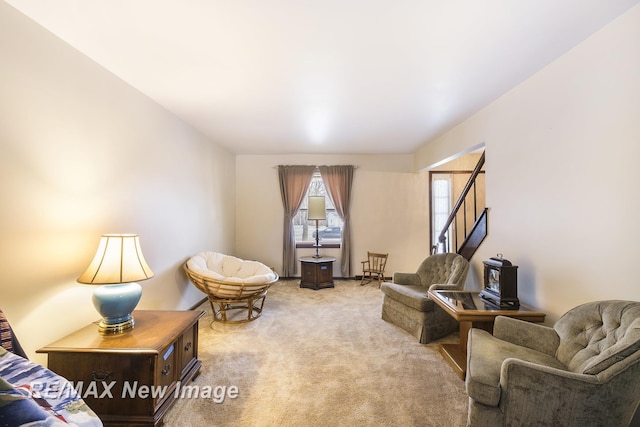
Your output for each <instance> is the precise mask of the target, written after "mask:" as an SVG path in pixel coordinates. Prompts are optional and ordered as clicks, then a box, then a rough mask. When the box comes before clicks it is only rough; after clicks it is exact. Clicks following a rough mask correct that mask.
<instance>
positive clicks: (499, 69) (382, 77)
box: [5, 0, 640, 154]
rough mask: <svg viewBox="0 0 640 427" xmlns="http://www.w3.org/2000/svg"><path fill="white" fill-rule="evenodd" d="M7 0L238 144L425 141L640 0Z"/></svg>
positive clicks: (333, 149)
mask: <svg viewBox="0 0 640 427" xmlns="http://www.w3.org/2000/svg"><path fill="white" fill-rule="evenodd" d="M5 1H6V2H7V3H9V4H11V5H13V6H14V7H15V8H17V9H18V10H20V11H22V12H23V13H24V14H25V15H27V16H29V17H31V18H32V19H33V20H34V21H36V22H37V23H39V24H40V25H42V26H43V27H45V28H47V29H48V30H50V31H51V32H53V33H54V34H56V35H57V36H58V37H60V38H61V39H63V40H65V41H66V42H67V43H69V44H70V45H71V46H73V47H75V48H76V49H78V50H79V51H81V52H83V53H84V54H85V55H87V56H88V57H90V58H92V59H93V60H95V61H96V62H97V63H99V64H100V65H102V66H103V67H104V68H106V69H108V70H110V71H111V72H112V73H114V74H115V75H117V76H119V77H120V78H121V79H122V80H124V81H126V82H128V83H129V84H130V85H131V86H133V87H135V88H137V89H138V90H140V91H141V92H142V93H144V94H146V95H147V96H149V97H150V98H152V99H154V100H155V101H157V102H158V103H159V104H161V105H163V106H164V107H165V108H167V109H168V110H170V111H171V112H173V113H174V114H176V115H177V116H179V117H181V118H182V119H183V120H184V121H186V122H188V123H189V124H191V125H192V126H193V127H195V128H197V129H199V130H200V131H201V132H202V133H204V134H206V135H208V136H209V137H210V138H211V140H213V141H215V142H217V143H218V144H220V145H222V146H225V147H228V148H229V149H230V150H231V151H233V152H235V153H238V154H292V153H327V154H386V153H389V154H403V153H412V152H414V151H415V150H416V149H417V148H418V147H419V146H421V145H423V144H425V143H427V142H429V141H430V140H432V139H433V138H435V137H437V136H439V135H441V134H442V133H444V132H446V131H447V130H449V129H451V128H452V127H453V126H455V125H456V124H458V123H460V122H461V121H462V120H464V119H466V118H468V117H469V116H470V115H472V114H473V113H475V112H477V111H478V110H480V109H481V108H482V107H484V106H486V105H487V104H489V103H491V102H492V101H494V100H495V99H496V98H498V97H499V96H501V95H502V94H504V93H506V92H507V91H509V90H510V89H512V88H513V87H515V86H516V85H518V84H519V83H521V82H522V81H524V80H525V79H527V78H528V77H530V76H531V75H533V74H534V73H536V72H537V71H538V70H540V69H541V68H542V67H544V66H545V65H547V64H549V63H550V62H551V61H553V60H554V59H556V58H558V57H559V56H561V55H562V54H563V53H565V52H566V51H568V50H569V49H571V48H572V47H574V46H575V45H576V44H578V43H580V42H581V41H582V40H584V39H585V38H587V37H588V36H589V35H591V34H592V33H594V32H595V31H597V30H598V29H600V28H602V27H603V26H604V25H605V24H607V23H608V22H610V21H611V20H612V19H614V18H615V17H617V16H619V15H620V14H621V13H623V12H624V11H626V10H627V9H629V8H630V7H632V6H633V5H635V4H637V3H639V2H640V0H517V1H513V0H511V1H510V0H482V1H479V0H449V1H443V0H272V1H265V0H108V1H105V0H56V1H51V0H5ZM594 59H595V58H594Z"/></svg>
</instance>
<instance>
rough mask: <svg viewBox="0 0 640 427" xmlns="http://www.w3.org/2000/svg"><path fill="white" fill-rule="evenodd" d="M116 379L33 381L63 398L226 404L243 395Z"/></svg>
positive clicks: (37, 388)
mask: <svg viewBox="0 0 640 427" xmlns="http://www.w3.org/2000/svg"><path fill="white" fill-rule="evenodd" d="M117 384H118V382H117V381H88V382H86V383H85V382H84V381H78V382H75V383H73V382H66V383H60V382H55V381H54V382H33V383H31V384H30V385H31V391H32V393H34V394H35V395H37V396H39V397H42V398H44V399H61V398H65V397H71V396H73V395H74V394H77V395H78V396H80V397H81V398H83V399H87V398H93V399H113V398H114V397H116V396H117V397H119V398H122V399H135V398H140V399H147V398H152V399H162V398H164V397H165V396H167V395H169V394H171V395H173V397H174V398H176V399H211V400H212V401H213V402H214V403H223V402H224V401H225V399H227V398H228V399H236V398H237V397H238V396H239V395H240V391H239V389H238V387H237V386H234V385H231V386H224V385H217V386H210V385H202V386H201V385H196V384H182V383H181V382H180V381H178V382H177V383H176V384H175V388H174V389H172V387H173V385H171V386H169V385H163V386H150V385H146V384H140V383H139V382H138V381H124V382H123V383H122V387H116V385H117Z"/></svg>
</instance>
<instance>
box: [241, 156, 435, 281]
mask: <svg viewBox="0 0 640 427" xmlns="http://www.w3.org/2000/svg"><path fill="white" fill-rule="evenodd" d="M294 164H298V165H337V164H352V165H355V166H357V167H358V168H357V169H356V171H355V173H354V179H353V191H352V194H353V196H352V197H353V198H352V201H351V212H352V213H351V224H352V227H353V228H352V238H353V242H352V245H353V253H352V256H353V258H352V268H353V270H352V275H359V274H361V273H362V264H360V261H362V260H364V259H365V258H366V254H367V251H368V250H369V251H372V252H383V253H386V252H388V253H389V260H388V264H387V272H388V273H389V275H391V274H392V273H393V272H394V271H415V269H416V268H417V266H418V264H419V263H420V262H421V261H422V260H423V259H424V258H425V257H426V256H427V255H428V254H429V222H428V221H429V213H428V209H429V202H428V184H429V182H428V179H429V177H428V174H426V173H414V172H413V156H411V155H395V156H389V155H353V156H327V155H283V156H277V155H268V156H267V155H265V156H256V155H239V156H237V157H236V185H237V196H236V197H237V198H236V225H237V232H236V250H237V254H238V256H241V257H243V258H249V259H257V260H259V261H262V262H264V263H266V264H267V265H269V266H272V267H274V268H275V269H276V271H277V272H278V273H281V271H282V233H283V227H284V226H283V215H284V211H283V208H282V199H281V196H280V188H279V183H278V171H277V166H278V165H294ZM314 252H315V249H298V252H297V255H298V257H300V256H307V255H312V254H313V253H314ZM321 253H322V254H323V255H327V256H333V257H335V258H336V259H337V261H336V263H335V264H334V276H336V277H339V276H341V273H340V263H339V261H340V252H339V250H338V249H327V248H324V249H321ZM299 274H300V265H298V266H297V275H299Z"/></svg>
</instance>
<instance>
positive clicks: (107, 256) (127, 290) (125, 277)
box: [77, 234, 153, 333]
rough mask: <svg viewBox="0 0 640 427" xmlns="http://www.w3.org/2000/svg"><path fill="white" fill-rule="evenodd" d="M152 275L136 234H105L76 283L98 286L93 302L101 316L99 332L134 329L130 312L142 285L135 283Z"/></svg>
mask: <svg viewBox="0 0 640 427" xmlns="http://www.w3.org/2000/svg"><path fill="white" fill-rule="evenodd" d="M152 277H153V272H152V271H151V269H150V268H149V266H148V265H147V262H146V261H145V259H144V256H143V255H142V250H141V249H140V241H139V239H138V235H137V234H104V235H103V236H102V237H101V238H100V244H99V245H98V250H97V251H96V254H95V256H94V257H93V261H91V264H89V267H87V269H86V270H85V272H84V273H82V275H81V276H80V277H78V279H77V280H78V282H79V283H85V284H89V285H101V286H99V287H98V288H96V290H95V291H94V293H93V298H92V300H93V305H94V306H95V308H96V310H97V311H98V313H100V315H101V316H102V320H101V321H100V323H99V324H98V330H99V331H100V332H101V333H120V332H123V331H125V330H127V329H130V328H133V326H134V320H133V316H132V315H131V312H132V311H133V309H134V308H135V307H136V305H137V304H138V301H140V296H141V295H142V287H141V286H140V285H139V284H138V283H135V282H137V281H140V280H146V279H150V278H152Z"/></svg>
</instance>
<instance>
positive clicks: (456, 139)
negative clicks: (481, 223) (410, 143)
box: [416, 6, 640, 323]
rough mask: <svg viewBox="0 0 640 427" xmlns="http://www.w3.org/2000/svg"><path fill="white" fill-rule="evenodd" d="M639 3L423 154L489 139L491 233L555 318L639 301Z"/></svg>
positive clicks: (523, 290) (524, 294)
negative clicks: (595, 305)
mask: <svg viewBox="0 0 640 427" xmlns="http://www.w3.org/2000/svg"><path fill="white" fill-rule="evenodd" d="M638 40H640V6H636V7H635V8H633V9H631V10H630V11H629V12H627V13H626V14H624V15H622V16H621V17H620V18H619V19H617V20H616V21H614V22H613V23H611V24H610V25H608V26H607V27H605V28H604V29H603V30H601V31H600V32H598V33H596V34H595V35H593V36H592V37H591V38H589V39H587V40H586V41H584V42H583V43H582V44H580V45H579V46H577V47H576V48H575V49H573V50H571V51H570V52H568V53H567V54H565V55H564V56H563V57H561V58H560V59H558V60H557V61H555V62H554V63H552V64H550V65H549V66H547V67H546V68H545V69H543V70H542V71H540V72H539V73H537V74H536V75H534V76H533V77H532V78H530V79H529V80H528V81H526V82H524V83H523V84H521V85H520V86H518V87H517V88H515V89H514V90H512V91H511V92H510V93H508V94H507V95H505V96H503V97H501V98H500V99H498V100H497V101H496V102H494V103H493V104H491V105H490V106H488V107H486V108H485V109H483V110H482V111H480V112H479V113H477V114H476V115H474V116H473V117H471V118H470V119H468V120H467V121H465V122H464V123H462V124H461V125H459V126H457V127H456V128H454V129H453V130H451V131H450V132H448V133H447V134H446V135H444V136H442V137H441V138H439V139H437V140H436V141H434V142H432V143H430V144H427V145H425V146H424V147H422V148H421V149H420V150H419V151H418V153H416V165H417V167H418V168H424V167H427V166H429V165H430V164H433V163H436V162H437V161H439V160H440V159H443V158H446V157H448V156H451V155H452V154H454V153H456V152H459V151H463V150H466V149H468V148H469V147H471V146H474V145H477V144H478V143H480V142H484V143H486V187H487V188H486V190H487V204H488V206H489V207H490V212H489V236H488V237H487V239H486V240H485V241H484V243H483V244H482V246H481V248H480V251H479V252H478V253H477V254H476V256H474V261H473V264H474V269H473V276H474V278H475V285H476V286H478V285H479V280H480V275H481V273H482V264H481V261H482V260H485V259H488V258H489V257H491V256H494V255H495V254H496V253H498V252H500V253H503V254H504V256H505V257H506V258H508V259H510V260H511V261H512V262H514V263H515V264H517V265H518V266H519V274H518V278H519V289H518V291H519V296H520V299H521V300H522V301H523V302H526V303H529V304H531V305H533V306H536V307H538V308H540V309H542V310H544V311H545V312H546V313H548V319H547V320H548V322H550V323H553V322H555V320H556V319H557V318H558V316H560V315H561V314H562V313H564V312H566V311H567V310H569V309H570V308H572V307H574V306H576V305H578V304H581V303H584V302H588V301H593V300H604V299H627V300H636V301H637V300H640V284H639V282H638V277H637V276H638V269H637V266H638V262H637V258H638V250H637V248H638V242H639V241H640V227H638V215H637V213H638V212H639V211H640V198H639V197H638V189H637V188H636V187H637V185H638V183H639V182H640V168H638V159H640V143H639V141H640V119H639V117H640V78H638V76H640V49H638Z"/></svg>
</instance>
